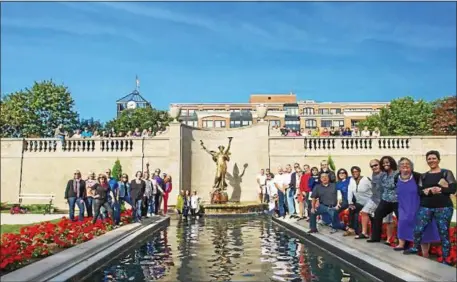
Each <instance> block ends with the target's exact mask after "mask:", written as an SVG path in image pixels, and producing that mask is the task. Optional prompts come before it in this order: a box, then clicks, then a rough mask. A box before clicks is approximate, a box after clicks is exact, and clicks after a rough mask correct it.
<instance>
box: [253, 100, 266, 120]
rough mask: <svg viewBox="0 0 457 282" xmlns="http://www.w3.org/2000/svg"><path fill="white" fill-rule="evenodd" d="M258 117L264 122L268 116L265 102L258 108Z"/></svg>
mask: <svg viewBox="0 0 457 282" xmlns="http://www.w3.org/2000/svg"><path fill="white" fill-rule="evenodd" d="M256 112H257V117H258V118H260V122H264V121H265V120H264V119H265V117H266V116H267V112H268V108H267V106H265V105H264V104H260V105H258V106H257V108H256Z"/></svg>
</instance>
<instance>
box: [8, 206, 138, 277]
mask: <svg viewBox="0 0 457 282" xmlns="http://www.w3.org/2000/svg"><path fill="white" fill-rule="evenodd" d="M91 221H92V218H84V221H81V222H79V221H76V222H73V221H71V220H69V219H68V218H66V217H63V218H62V219H61V220H59V221H58V222H56V223H51V222H49V221H47V222H42V223H38V224H33V225H28V226H24V227H22V228H21V229H20V232H19V233H4V234H3V235H2V237H1V247H0V253H1V255H0V257H1V262H0V275H4V274H6V273H8V272H11V271H13V270H16V269H18V268H21V267H23V266H25V265H27V264H30V263H32V262H35V261H37V260H39V259H41V258H44V257H47V256H49V255H52V254H54V253H57V252H59V251H61V250H63V249H66V248H70V247H73V246H75V245H78V244H81V243H83V242H86V241H89V240H92V239H93V238H95V237H97V236H100V235H102V234H105V233H106V232H108V231H111V230H112V228H113V227H112V221H111V220H110V219H108V220H106V221H100V220H99V221H97V222H96V223H95V224H92V222H91ZM121 221H122V223H123V224H124V225H125V224H129V223H131V222H132V212H131V210H127V211H124V212H123V213H122V214H121Z"/></svg>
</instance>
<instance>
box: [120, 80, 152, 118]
mask: <svg viewBox="0 0 457 282" xmlns="http://www.w3.org/2000/svg"><path fill="white" fill-rule="evenodd" d="M139 89H140V81H139V79H138V76H137V77H136V88H135V90H133V92H132V93H130V94H128V95H126V96H124V97H122V98H121V99H119V100H117V101H116V105H117V116H118V117H119V115H120V114H121V112H122V111H124V110H134V109H137V108H146V107H150V106H151V104H150V103H149V102H148V101H147V100H146V99H144V98H143V96H141V94H140V91H139Z"/></svg>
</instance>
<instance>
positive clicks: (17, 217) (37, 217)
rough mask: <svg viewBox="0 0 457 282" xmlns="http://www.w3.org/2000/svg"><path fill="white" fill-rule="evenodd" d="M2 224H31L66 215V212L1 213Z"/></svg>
mask: <svg viewBox="0 0 457 282" xmlns="http://www.w3.org/2000/svg"><path fill="white" fill-rule="evenodd" d="M1 216H2V217H1V220H2V225H3V224H32V223H36V222H42V221H49V220H54V219H58V218H62V217H64V216H67V214H47V215H43V214H14V215H13V214H9V213H2V214H1Z"/></svg>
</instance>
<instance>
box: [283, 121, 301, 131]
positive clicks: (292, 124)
mask: <svg viewBox="0 0 457 282" xmlns="http://www.w3.org/2000/svg"><path fill="white" fill-rule="evenodd" d="M286 127H287V128H290V129H293V130H299V129H300V122H299V121H298V120H286Z"/></svg>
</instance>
